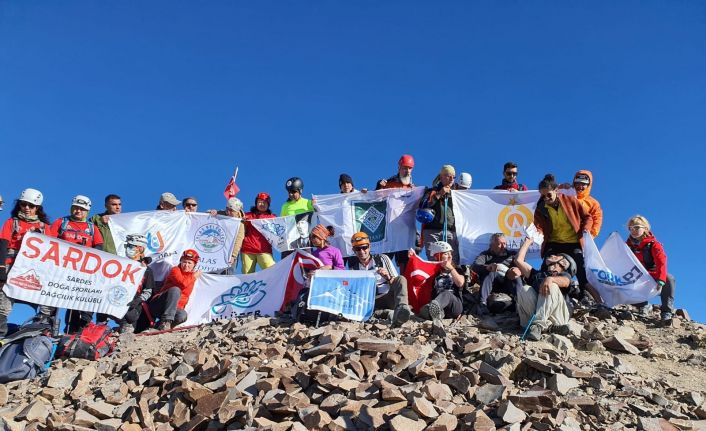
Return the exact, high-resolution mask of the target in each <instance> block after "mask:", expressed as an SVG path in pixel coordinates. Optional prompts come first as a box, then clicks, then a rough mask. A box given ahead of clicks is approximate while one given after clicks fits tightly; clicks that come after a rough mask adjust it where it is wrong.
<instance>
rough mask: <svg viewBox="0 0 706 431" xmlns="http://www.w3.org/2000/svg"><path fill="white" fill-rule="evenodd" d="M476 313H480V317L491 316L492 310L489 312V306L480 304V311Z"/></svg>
mask: <svg viewBox="0 0 706 431" xmlns="http://www.w3.org/2000/svg"><path fill="white" fill-rule="evenodd" d="M476 312H477V313H478V317H482V316H487V315H488V314H490V310H488V306H487V305H485V304H478V310H477V311H476Z"/></svg>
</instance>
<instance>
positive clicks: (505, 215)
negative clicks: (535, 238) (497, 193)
mask: <svg viewBox="0 0 706 431" xmlns="http://www.w3.org/2000/svg"><path fill="white" fill-rule="evenodd" d="M533 220H534V215H533V214H532V212H531V211H530V210H529V209H528V208H527V207H526V206H523V205H508V206H506V207H505V208H503V209H502V211H500V214H498V228H500V232H502V233H504V234H505V236H507V237H509V238H519V237H521V236H522V233H523V232H524V229H523V228H524V226H528V225H529V224H530V223H532V221H533Z"/></svg>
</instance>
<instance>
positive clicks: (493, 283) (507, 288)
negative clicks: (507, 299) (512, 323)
mask: <svg viewBox="0 0 706 431" xmlns="http://www.w3.org/2000/svg"><path fill="white" fill-rule="evenodd" d="M516 255H517V252H516V251H514V250H508V249H507V239H506V238H505V235H504V234H503V233H494V234H492V235H491V236H490V247H489V248H488V249H487V250H485V251H484V252H482V253H481V254H479V255H478V257H476V260H475V261H474V262H473V265H472V266H471V269H473V271H474V272H475V273H476V274H478V281H479V283H480V285H481V290H480V304H479V305H478V314H479V315H481V316H484V315H486V314H488V313H490V310H488V296H490V294H491V293H493V292H496V293H506V294H508V295H512V296H514V295H515V278H516V274H515V272H514V271H508V269H510V267H511V266H512V261H513V259H514V258H515V256H516ZM499 311H502V310H499Z"/></svg>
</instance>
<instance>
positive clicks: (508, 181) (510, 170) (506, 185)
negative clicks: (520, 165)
mask: <svg viewBox="0 0 706 431" xmlns="http://www.w3.org/2000/svg"><path fill="white" fill-rule="evenodd" d="M517 175H518V171H517V163H515V162H507V163H505V165H503V182H502V184H500V185H497V186H495V187H494V188H495V190H507V191H511V192H524V191H527V186H526V185H524V184H520V183H518V182H517Z"/></svg>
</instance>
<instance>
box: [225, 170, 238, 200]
mask: <svg viewBox="0 0 706 431" xmlns="http://www.w3.org/2000/svg"><path fill="white" fill-rule="evenodd" d="M237 176H238V168H237V167H236V168H235V172H234V173H233V176H232V177H230V182H228V185H227V186H226V189H225V190H224V191H223V196H225V198H226V200H228V199H230V198H233V197H235V195H237V194H238V192H239V191H240V187H238V185H237V184H235V178H236V177H237Z"/></svg>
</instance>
